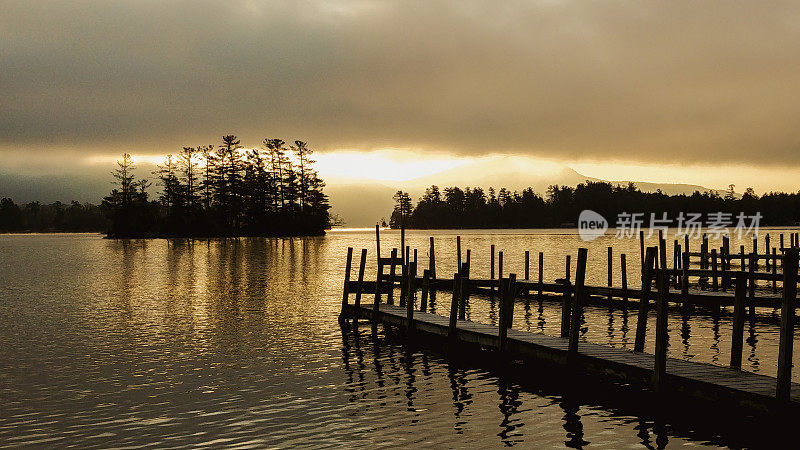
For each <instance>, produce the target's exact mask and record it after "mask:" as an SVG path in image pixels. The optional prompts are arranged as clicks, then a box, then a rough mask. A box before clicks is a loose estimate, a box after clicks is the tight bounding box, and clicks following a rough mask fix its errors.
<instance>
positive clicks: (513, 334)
mask: <svg viewBox="0 0 800 450" xmlns="http://www.w3.org/2000/svg"><path fill="white" fill-rule="evenodd" d="M343 314H344V317H346V318H347V319H353V318H356V317H359V318H361V319H366V320H369V321H370V322H376V323H383V324H387V325H391V326H396V327H400V328H406V327H407V326H408V316H407V314H406V308H401V307H399V306H394V305H386V304H381V305H379V308H378V312H377V317H376V313H375V311H374V305H372V304H365V305H360V306H359V307H356V306H355V305H352V304H350V305H348V306H347V307H345V309H344V311H343ZM413 321H414V323H413V325H412V329H413V330H414V333H418V334H420V335H423V336H426V335H427V336H429V337H438V338H442V339H444V340H447V339H448V332H449V331H448V328H449V319H448V318H447V317H444V316H440V315H437V314H430V313H423V312H415V313H414V314H413ZM456 329H457V330H456V336H455V339H456V342H457V343H459V344H468V345H469V344H471V345H479V346H483V347H491V348H498V346H499V331H498V328H497V327H494V326H491V325H487V324H482V323H477V322H472V321H469V320H457V321H456ZM507 339H508V341H507V344H506V352H508V354H509V355H512V356H511V357H513V358H527V359H533V360H538V361H545V362H549V363H552V364H557V365H561V366H565V367H569V365H570V364H573V365H576V366H579V367H580V369H581V370H584V371H586V372H588V373H592V374H597V375H601V376H603V377H612V378H615V379H618V380H621V381H625V382H627V383H632V384H635V385H638V386H644V387H652V374H653V367H654V364H655V356H654V355H651V354H648V353H642V352H633V351H629V350H622V349H617V348H611V347H606V346H603V345H598V344H592V343H588V342H581V343H580V345H579V347H578V352H577V353H576V354H575V355H574V358H570V355H569V339H567V338H560V337H555V336H547V335H544V334H541V333H527V332H523V331H518V330H514V329H509V330H508V336H507ZM666 375H667V377H666V380H665V385H666V386H669V391H677V392H679V393H682V394H685V395H688V396H691V397H695V398H701V399H705V400H708V401H711V402H717V401H718V402H724V403H725V404H732V403H733V404H737V405H739V406H742V407H744V408H746V409H755V410H767V411H774V410H782V411H785V410H786V408H787V403H786V402H780V401H778V400H776V398H775V381H776V380H775V378H773V377H769V376H765V375H758V374H754V373H751V372H744V371H741V370H737V369H732V368H728V367H720V366H715V365H712V364H706V363H698V362H690V361H683V360H680V359H674V358H667V361H666ZM788 406H789V409H791V411H792V412H793V413H800V385H798V384H797V383H792V389H791V397H790V401H789V403H788Z"/></svg>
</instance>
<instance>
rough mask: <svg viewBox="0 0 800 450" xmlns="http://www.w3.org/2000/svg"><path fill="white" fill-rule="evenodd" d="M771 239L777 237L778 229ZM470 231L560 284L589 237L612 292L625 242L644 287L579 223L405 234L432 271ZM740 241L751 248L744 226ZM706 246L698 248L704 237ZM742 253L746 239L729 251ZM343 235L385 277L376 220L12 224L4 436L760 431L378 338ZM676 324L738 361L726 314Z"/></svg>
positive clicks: (137, 439) (675, 351)
mask: <svg viewBox="0 0 800 450" xmlns="http://www.w3.org/2000/svg"><path fill="white" fill-rule="evenodd" d="M767 231H769V232H770V233H771V234H773V236H772V239H773V241H772V242H773V244H774V245H777V243H778V240H777V235H776V233H779V232H780V231H781V230H762V234H763V233H764V232H767ZM457 234H459V235H461V236H462V247H463V248H464V250H466V249H467V248H469V249H471V251H472V253H471V266H472V268H471V271H472V274H473V277H486V276H488V271H489V246H490V245H491V244H495V245H496V247H497V249H498V250H503V251H504V272H505V273H508V272H512V271H513V272H515V273H517V274H518V275H519V276H522V273H523V261H524V251H525V250H530V251H531V252H532V254H531V264H532V269H531V273H537V272H536V270H537V269H536V261H537V256H536V255H537V253H538V252H539V251H544V252H545V257H544V258H545V266H546V268H545V271H544V272H545V278H546V279H548V280H552V279H554V278H557V277H563V275H564V270H565V268H564V266H565V264H564V257H565V255H567V254H571V255H573V260H574V258H575V256H574V255H576V253H577V248H578V247H579V246H587V247H588V248H589V265H588V269H587V272H588V273H587V283H598V284H604V283H605V282H606V272H605V267H606V247H607V246H608V245H613V246H614V250H615V254H614V257H615V264H618V263H619V252H625V253H626V254H627V255H628V271H629V275H628V278H629V280H630V284H631V285H632V286H633V285H637V284H638V283H636V280H637V279H638V276H639V275H638V273H639V272H638V264H639V244H638V241H636V240H633V239H630V240H617V239H614V238H613V236H606V237H602V238H600V239H597V240H596V241H593V242H589V243H586V242H584V241H582V240H581V239H580V238H579V237H578V235H577V234H576V233H575V232H574V230H496V231H486V230H470V231H458V232H454V231H409V232H408V233H407V243H408V244H409V245H411V246H412V248H418V249H419V251H418V258H419V260H420V261H421V262H420V265H421V266H424V265H426V261H427V249H428V238H429V236H431V235H433V236H434V237H435V239H436V246H437V248H436V250H437V272H438V273H439V275H440V276H445V274H449V275H450V276H451V275H452V273H453V272H454V271H455V268H456V262H455V260H456V257H455V236H456V235H457ZM381 240H382V247H383V250H384V256H386V255H388V251H387V250H386V249H387V248H389V247H391V246H398V245H399V233H398V232H396V231H384V232H383V233H382V235H381ZM651 242H652V243H655V237H653V238H651ZM716 242H718V241H714V240H712V247H713V246H714V245H718V244H716ZM742 242H743V243H746V244H747V248H748V249H749V248H750V243H751V240H750V238H749V237H745V238H744V239H743V240H742ZM692 245H696V247H695V248H694V249H693V250H696V249H697V248H699V241H693V244H692ZM738 245H739V243H738V240H736V239H734V240H733V241H732V248H738ZM762 245H763V240H762ZM347 247H354V248H355V249H356V253H358V250H360V249H361V248H367V249H369V258H368V262H369V264H368V266H367V274H368V275H367V277H366V278H367V279H374V277H375V270H376V264H375V240H374V230H340V231H333V232H330V233H328V235H327V236H322V237H312V238H294V239H256V238H253V239H229V240H210V241H208V240H203V241H194V242H189V241H185V240H184V241H168V240H132V241H122V240H119V241H117V240H106V239H102V238H101V237H100V236H98V235H90V234H77V235H68V234H56V235H0V391H1V392H2V396H0V398H2V402H3V404H2V407H0V445H9V446H17V445H38V446H43V447H65V446H68V445H72V446H78V447H109V446H116V447H123V446H140V445H146V446H152V447H186V446H208V447H219V446H225V447H234V448H261V447H294V446H302V447H308V446H313V447H327V446H331V447H369V448H373V447H382V446H386V447H396V446H398V445H410V444H416V445H424V446H437V447H503V446H508V445H515V444H519V445H521V446H524V447H530V446H534V445H535V446H547V447H553V446H556V447H560V446H565V445H566V446H571V447H579V446H583V445H586V446H590V447H594V446H597V447H612V448H620V447H638V446H644V447H649V448H655V447H663V446H664V445H666V444H669V445H670V446H673V445H684V444H687V445H699V444H707V445H719V446H726V445H731V446H740V445H743V444H746V443H747V441H746V439H747V436H745V434H747V433H743V432H741V430H736V429H735V427H731V429H716V430H713V429H712V430H710V431H709V430H705V429H702V428H701V427H700V426H699V425H698V426H694V425H693V424H682V423H681V422H680V421H679V420H676V421H673V420H672V419H671V418H663V417H660V416H659V415H658V414H655V412H653V411H650V410H648V408H647V407H646V406H645V407H642V406H641V405H638V406H637V405H626V404H620V403H619V402H618V401H614V400H613V399H609V398H607V396H605V395H604V394H603V392H585V391H576V390H575V389H573V388H572V387H570V386H569V385H568V384H565V383H560V382H559V381H558V380H557V379H556V380H552V379H549V378H548V377H547V376H546V374H541V373H536V371H535V370H534V371H532V372H533V373H529V372H520V371H519V370H509V369H508V368H507V367H505V366H504V367H497V366H496V365H493V364H483V363H481V362H480V361H479V358H478V357H476V358H477V359H476V358H473V357H470V356H469V355H467V356H463V355H462V356H457V357H450V356H449V355H447V354H444V353H440V352H437V351H435V350H434V349H431V348H428V347H425V346H422V347H418V346H407V345H405V343H404V342H403V341H402V339H399V338H397V337H394V336H392V335H391V334H390V335H387V334H386V333H384V332H383V331H380V332H379V335H378V336H377V339H373V337H372V336H371V334H370V332H369V327H368V326H365V327H362V328H361V329H360V330H359V331H358V332H357V333H353V332H349V333H344V334H343V332H342V329H341V328H340V327H339V324H338V322H337V315H338V313H339V309H340V304H341V288H342V278H343V273H344V263H345V261H344V260H345V255H346V252H347ZM573 270H574V261H573ZM615 276H616V281H615V283H619V272H618V271H615ZM371 300H372V299H371V296H369V297H367V299H366V301H367V302H371ZM448 301H449V295H440V296H439V300H438V304H437V305H433V308H435V309H436V310H437V311H438V313H439V314H444V315H447V314H448V311H449V306H448ZM495 308H496V305H495V303H493V302H490V301H489V300H488V299H485V298H481V297H477V296H476V297H475V298H473V299H472V300H471V303H470V308H469V314H470V318H471V319H472V320H476V321H481V322H486V323H496V320H497V314H496V309H495ZM760 313H761V314H762V315H763V316H767V317H769V316H770V315H772V314H773V313H772V311H760ZM559 317H560V306H559V305H558V304H556V303H548V302H545V303H544V304H543V305H542V306H541V307H540V306H539V305H538V303H537V302H535V301H532V302H529V303H528V304H525V305H524V306H522V307H519V308H518V309H517V310H516V312H515V318H514V327H515V328H517V329H520V330H529V331H532V332H543V333H547V334H553V335H555V334H557V333H558V327H559ZM775 317H777V316H775ZM654 319H655V318H654V317H651V320H650V322H649V324H650V325H649V334H650V336H648V338H649V339H648V342H647V346H646V351H648V352H652V351H653V339H652V334H653V333H652V330H654V326H655V325H654V324H655V322H654ZM635 324H636V312H635V311H630V312H628V313H624V312H622V311H620V310H610V309H608V308H598V307H589V308H587V311H586V326H585V331H584V333H583V336H582V338H583V339H584V340H586V341H590V342H596V343H601V344H606V345H611V346H616V347H620V348H632V346H633V331H634V328H635ZM669 327H670V344H671V345H670V348H669V355H670V356H672V357H677V358H683V359H687V360H694V361H704V362H711V363H715V364H720V365H725V364H727V362H728V357H729V356H728V355H729V351H730V330H731V327H732V325H731V316H730V315H729V314H722V315H721V316H711V315H708V314H706V313H703V312H702V311H698V312H697V313H696V314H693V315H692V316H691V317H683V316H682V315H681V314H680V313H677V312H676V313H674V314H672V315H671V316H670V319H669ZM777 328H778V327H777V326H776V325H775V323H774V321H770V320H760V321H756V322H752V323H751V322H749V321H748V322H746V324H745V338H746V342H745V345H744V352H745V353H744V358H743V369H744V370H749V371H753V372H758V373H763V374H767V375H771V376H774V375H775V370H776V367H775V365H776V361H777ZM797 353H800V352H796V353H795V354H796V355H797ZM795 364H798V358H797V357H796V358H795ZM797 372H798V371H795V375H794V380H795V381H798V380H799V377H798V374H797ZM599 391H602V390H599Z"/></svg>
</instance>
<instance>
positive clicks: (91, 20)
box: [0, 0, 800, 195]
mask: <svg viewBox="0 0 800 450" xmlns="http://www.w3.org/2000/svg"><path fill="white" fill-rule="evenodd" d="M0 67H1V68H2V70H0V172H2V173H4V174H5V178H4V180H5V183H6V184H5V189H9V186H11V185H9V183H22V182H23V181H24V180H23V179H24V178H25V179H29V180H32V179H36V180H42V179H46V178H47V177H61V178H63V179H68V178H69V177H80V176H89V175H87V174H89V173H102V174H107V171H108V170H110V165H109V161H113V157H114V156H115V155H118V154H119V153H121V152H123V151H127V152H131V153H133V154H135V155H141V157H142V158H148V157H150V158H152V157H153V156H154V155H163V154H166V153H169V152H175V151H177V150H178V149H179V148H180V147H181V146H184V145H199V144H207V143H217V142H218V141H219V136H221V135H222V134H224V133H225V134H227V133H235V134H237V135H239V136H240V137H241V139H242V141H243V143H245V144H248V145H251V146H255V145H258V143H259V142H260V141H261V140H263V139H264V138H265V137H282V138H284V139H286V140H293V139H304V140H306V141H308V142H309V143H310V144H311V145H312V146H313V147H314V148H316V149H317V151H318V152H319V159H320V164H321V167H320V169H321V170H323V172H324V174H325V175H328V176H330V177H332V178H334V179H335V178H336V177H342V178H348V177H351V178H352V177H356V178H358V177H359V176H362V177H364V178H368V179H370V180H373V181H386V182H391V181H393V180H397V179H407V178H410V177H413V176H414V175H415V174H420V175H428V174H430V173H431V172H435V171H437V170H445V169H448V168H451V167H453V166H455V165H458V164H464V163H465V162H468V161H473V162H474V161H478V160H480V158H482V157H486V156H487V155H509V154H514V155H518V156H521V157H526V158H530V159H531V160H533V161H536V160H542V161H555V162H558V163H563V164H566V165H568V166H569V167H572V168H575V169H576V170H578V171H579V172H581V173H583V174H586V175H588V176H593V177H598V178H606V179H635V180H642V181H657V182H669V181H673V182H682V183H694V184H701V185H706V186H709V187H714V188H719V187H723V186H725V185H727V184H728V182H734V183H736V184H737V185H738V186H741V187H744V186H745V185H747V186H755V187H756V189H757V191H761V192H763V191H767V190H770V189H783V190H792V191H795V190H797V188H798V186H797V185H796V180H798V175H800V126H798V118H800V88H799V87H798V80H800V3H798V2H788V1H787V2H780V1H778V2H737V1H726V2H696V1H692V2H683V1H669V2H664V1H659V2H651V1H641V0H640V1H615V2H609V1H560V0H546V1H503V2H495V1H485V2H484V1H470V0H460V1H453V2H437V1H403V2H400V1H385V2H381V1H355V0H354V1H344V0H342V1H335V0H331V1H287V2H281V1H258V0H247V1H244V0H214V1H212V0H192V1H177V0H176V1H163V0H158V1H146V0H138V1H68V0H64V1H45V0H37V1H30V0H24V1H15V0H2V1H0ZM367 152H369V153H367ZM359 156H363V158H360V157H359ZM359 163H361V164H362V165H361V166H359ZM26 177H27V178H26ZM37 177H38V178H37ZM43 177H44V178H43ZM8 180H12V181H8ZM37 182H38V181H37ZM465 184H467V183H465ZM3 188H4V186H3V185H2V184H0V191H1V190H3ZM1 194H2V192H0V195H1Z"/></svg>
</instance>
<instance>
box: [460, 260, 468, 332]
mask: <svg viewBox="0 0 800 450" xmlns="http://www.w3.org/2000/svg"><path fill="white" fill-rule="evenodd" d="M460 273H461V281H460V282H459V286H458V320H467V300H468V299H469V289H470V286H469V266H468V265H467V263H463V264H462V265H461V272H460Z"/></svg>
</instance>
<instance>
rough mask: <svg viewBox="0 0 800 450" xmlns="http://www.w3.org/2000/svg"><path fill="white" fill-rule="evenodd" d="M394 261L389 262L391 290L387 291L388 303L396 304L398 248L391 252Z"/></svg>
mask: <svg viewBox="0 0 800 450" xmlns="http://www.w3.org/2000/svg"><path fill="white" fill-rule="evenodd" d="M391 257H392V261H391V262H390V263H389V292H387V293H386V304H387V305H394V275H395V266H396V265H397V249H396V248H393V249H392V253H391Z"/></svg>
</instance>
